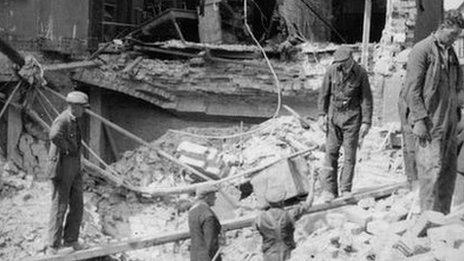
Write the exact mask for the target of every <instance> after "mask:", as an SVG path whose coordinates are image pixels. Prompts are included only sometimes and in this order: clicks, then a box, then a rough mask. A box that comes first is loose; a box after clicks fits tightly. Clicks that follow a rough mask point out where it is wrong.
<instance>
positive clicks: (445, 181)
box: [403, 10, 464, 214]
mask: <svg viewBox="0 0 464 261" xmlns="http://www.w3.org/2000/svg"><path fill="white" fill-rule="evenodd" d="M463 27H464V19H463V17H462V15H461V14H460V13H459V12H458V11H456V10H452V11H449V12H447V13H446V15H445V19H444V21H443V23H442V24H441V25H440V27H439V28H438V30H437V31H436V32H434V33H433V34H432V35H430V36H429V37H427V38H425V39H424V40H422V41H420V42H419V43H417V44H416V45H415V46H414V47H413V49H412V51H411V53H410V55H409V59H408V65H407V74H406V80H405V84H404V86H403V88H404V91H403V94H404V95H405V100H406V104H407V109H408V111H407V116H408V124H410V125H411V128H412V132H413V133H414V135H415V136H416V146H415V148H416V152H415V153H416V164H417V174H418V178H419V198H420V206H421V211H424V210H435V211H440V212H442V213H444V214H447V213H449V210H450V204H451V198H452V195H453V190H454V185H455V179H456V157H457V156H456V154H457V147H456V146H457V133H456V125H457V123H458V121H459V113H460V112H459V110H458V109H459V107H460V106H461V105H462V99H460V98H458V95H462V94H463V93H462V90H463V85H462V84H463V82H462V80H463V78H462V71H461V68H460V65H459V60H458V58H457V56H456V53H455V52H454V50H453V46H452V44H453V43H454V41H455V40H456V39H457V37H458V36H459V35H460V34H461V31H462V28H463Z"/></svg>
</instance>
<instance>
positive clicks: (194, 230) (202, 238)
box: [188, 202, 221, 261]
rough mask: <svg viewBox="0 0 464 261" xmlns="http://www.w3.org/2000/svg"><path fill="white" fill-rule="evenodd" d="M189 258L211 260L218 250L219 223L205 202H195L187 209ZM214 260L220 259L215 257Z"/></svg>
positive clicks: (202, 260)
mask: <svg viewBox="0 0 464 261" xmlns="http://www.w3.org/2000/svg"><path fill="white" fill-rule="evenodd" d="M188 224H189V229H190V260H191V261H208V260H211V259H212V258H213V257H214V255H216V252H217V251H218V250H219V234H220V233H221V224H220V223H219V220H218V218H217V216H216V214H214V212H213V211H212V210H211V208H210V207H209V206H208V205H207V204H206V203H205V202H199V203H198V204H195V205H194V206H193V207H192V208H191V209H190V211H189V214H188ZM216 260H221V259H220V258H217V259H216Z"/></svg>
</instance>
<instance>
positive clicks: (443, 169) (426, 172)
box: [416, 138, 457, 214]
mask: <svg viewBox="0 0 464 261" xmlns="http://www.w3.org/2000/svg"><path fill="white" fill-rule="evenodd" d="M416 143H417V145H416V147H417V155H416V157H417V162H418V164H417V169H418V174H419V184H420V190H419V197H420V206H421V210H422V211H424V210H434V211H439V212H442V213H443V214H448V213H449V211H450V206H451V199H452V196H453V192H454V185H455V181H456V174H457V173H456V163H457V161H456V158H457V157H456V154H457V153H456V151H457V145H456V142H446V143H448V144H447V145H448V146H446V147H447V148H445V149H444V148H443V141H442V140H441V139H439V138H434V139H432V141H431V142H430V143H427V144H426V145H425V146H423V145H421V144H419V142H416Z"/></svg>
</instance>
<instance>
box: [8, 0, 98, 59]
mask: <svg viewBox="0 0 464 261" xmlns="http://www.w3.org/2000/svg"><path fill="white" fill-rule="evenodd" d="M90 2H91V0H82V1H73V0H26V1H15V0H0V36H1V37H2V38H3V39H8V40H9V41H10V42H11V43H12V44H13V45H14V46H15V47H16V48H18V49H21V50H39V49H40V50H42V49H45V50H47V49H49V50H55V51H65V52H76V51H77V50H82V49H85V48H86V47H87V46H88V43H89V41H90V40H91V39H89V31H88V30H89V22H90V21H89V17H90V16H89V15H90V10H89V3H90Z"/></svg>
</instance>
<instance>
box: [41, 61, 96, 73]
mask: <svg viewBox="0 0 464 261" xmlns="http://www.w3.org/2000/svg"><path fill="white" fill-rule="evenodd" d="M98 65H100V63H98V62H96V61H79V62H70V63H57V64H45V65H43V69H44V71H59V70H73V69H78V68H90V67H96V66H98Z"/></svg>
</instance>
